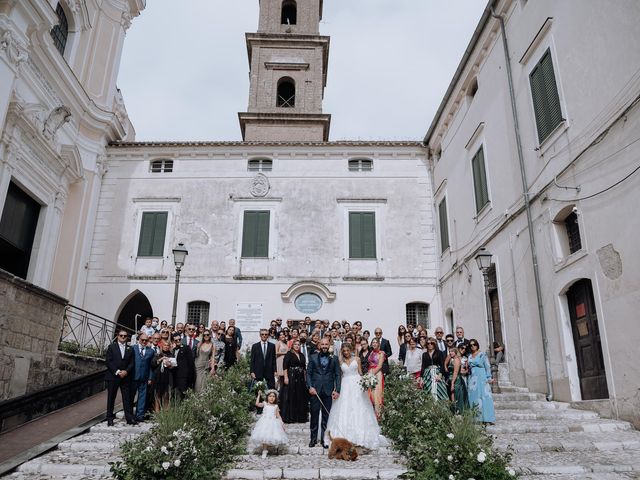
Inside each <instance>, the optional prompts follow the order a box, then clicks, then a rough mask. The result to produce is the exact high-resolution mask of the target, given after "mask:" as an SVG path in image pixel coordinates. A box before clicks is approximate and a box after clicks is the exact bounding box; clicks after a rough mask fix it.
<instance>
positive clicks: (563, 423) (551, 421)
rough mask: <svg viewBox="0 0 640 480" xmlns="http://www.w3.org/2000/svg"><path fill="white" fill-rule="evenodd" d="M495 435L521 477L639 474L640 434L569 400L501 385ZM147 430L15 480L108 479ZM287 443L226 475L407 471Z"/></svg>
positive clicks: (71, 452) (63, 455) (79, 441)
mask: <svg viewBox="0 0 640 480" xmlns="http://www.w3.org/2000/svg"><path fill="white" fill-rule="evenodd" d="M495 402H496V417H497V422H496V425H495V426H492V427H488V432H489V433H490V434H492V435H494V436H495V439H496V440H495V444H496V447H497V448H499V449H506V448H511V449H512V450H513V451H514V458H513V462H512V463H513V466H514V467H515V468H516V470H517V471H518V472H519V473H520V474H521V475H522V477H521V478H522V479H523V480H630V479H640V432H638V431H636V430H634V429H633V428H632V426H631V425H630V424H629V423H627V422H622V421H617V420H607V419H603V418H600V417H599V416H598V415H597V414H595V413H593V412H590V411H583V410H576V409H572V408H570V407H569V405H568V404H566V403H560V402H546V401H545V400H544V398H543V396H542V395H539V394H532V393H529V392H528V391H527V390H526V389H523V388H518V387H512V386H509V385H508V384H506V385H505V386H504V387H503V393H502V394H501V395H497V396H496V397H495ZM148 428H150V425H148V424H142V425H139V426H127V425H126V424H125V423H124V421H123V420H122V419H118V420H117V421H116V426H115V427H107V426H106V424H105V423H102V424H99V425H96V426H94V427H92V428H91V429H90V431H89V432H87V433H85V434H83V435H80V436H78V437H75V438H72V439H70V440H68V441H65V442H63V443H61V444H60V445H59V446H58V448H57V449H55V450H52V451H51V452H49V453H46V454H44V455H42V456H40V457H38V458H36V459H34V460H31V461H30V462H27V463H25V464H23V465H22V466H20V467H19V468H18V470H17V471H16V472H15V473H12V474H10V475H8V476H7V477H6V478H12V479H25V480H26V479H29V480H40V479H65V480H79V479H87V480H88V479H106V478H110V474H109V465H108V462H110V461H113V460H116V459H117V457H118V450H119V445H120V444H121V443H122V442H123V441H125V440H127V439H129V438H132V437H134V436H135V435H138V434H140V433H141V432H143V431H145V430H146V429H148ZM286 428H287V431H288V434H289V437H290V439H291V445H289V446H288V447H287V448H286V449H282V450H281V451H279V452H270V454H269V456H268V457H267V458H266V459H262V458H261V457H260V455H259V452H258V453H252V452H247V454H246V455H244V456H242V457H241V458H240V459H239V461H238V463H237V464H236V465H235V466H234V468H233V469H231V470H229V472H228V473H227V477H226V478H227V480H240V479H244V480H252V479H253V480H257V479H259V480H265V479H328V480H335V479H363V480H365V479H393V478H398V476H399V475H400V474H401V473H402V472H403V471H404V463H403V459H402V457H401V456H399V455H397V454H395V453H394V452H392V451H390V450H389V449H387V448H381V449H379V450H377V451H373V452H367V453H365V454H364V455H362V456H361V457H360V458H359V459H358V460H357V461H355V462H344V461H339V460H329V459H328V458H327V456H326V450H324V449H323V448H322V447H320V446H316V447H314V448H309V447H308V446H307V445H308V441H309V440H308V438H309V433H308V425H287V427H286Z"/></svg>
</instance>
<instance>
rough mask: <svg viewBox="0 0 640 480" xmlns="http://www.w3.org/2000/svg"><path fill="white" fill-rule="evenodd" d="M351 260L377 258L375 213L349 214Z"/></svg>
mask: <svg viewBox="0 0 640 480" xmlns="http://www.w3.org/2000/svg"><path fill="white" fill-rule="evenodd" d="M349 258H376V214H375V212H349Z"/></svg>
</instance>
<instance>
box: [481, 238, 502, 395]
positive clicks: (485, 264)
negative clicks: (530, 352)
mask: <svg viewBox="0 0 640 480" xmlns="http://www.w3.org/2000/svg"><path fill="white" fill-rule="evenodd" d="M491 256H492V255H491V253H490V252H489V251H487V249H486V248H481V249H480V250H479V251H478V253H477V254H476V263H477V264H478V268H479V269H480V271H481V272H482V276H483V277H484V295H485V302H486V304H487V324H488V327H489V360H490V362H491V377H493V383H492V384H491V392H493V393H500V385H499V384H498V362H496V352H495V350H494V348H493V342H494V332H493V314H492V312H491V297H490V296H489V269H490V268H491Z"/></svg>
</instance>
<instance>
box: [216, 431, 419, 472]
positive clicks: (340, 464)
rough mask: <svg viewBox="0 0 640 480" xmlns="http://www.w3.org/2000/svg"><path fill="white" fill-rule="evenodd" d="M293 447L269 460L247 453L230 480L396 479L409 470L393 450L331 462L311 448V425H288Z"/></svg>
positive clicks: (319, 448) (322, 451)
mask: <svg viewBox="0 0 640 480" xmlns="http://www.w3.org/2000/svg"><path fill="white" fill-rule="evenodd" d="M285 430H286V431H287V435H288V436H289V442H290V444H289V445H288V446H286V447H281V448H280V449H279V450H278V451H277V452H270V453H269V456H268V457H267V458H266V459H263V458H261V456H260V452H247V454H246V455H243V456H242V457H241V458H240V460H239V462H238V463H237V464H236V466H235V468H233V469H232V470H229V471H228V472H227V476H226V477H225V478H226V480H267V479H268V480H272V479H273V480H275V479H296V480H302V479H322V480H325V479H326V480H337V479H362V480H366V479H372V480H373V479H395V478H398V477H399V476H400V475H401V474H402V473H404V472H405V471H406V469H405V468H404V463H403V459H402V457H401V456H400V455H398V454H396V453H395V452H393V451H392V450H391V448H387V447H380V448H378V449H377V450H375V451H370V452H365V453H364V454H363V455H361V456H359V457H358V460H356V461H355V462H346V461H344V460H329V459H328V457H327V450H325V449H323V448H322V446H320V445H319V444H318V445H317V446H315V447H313V448H310V447H309V446H308V445H309V424H297V425H296V424H290V425H285Z"/></svg>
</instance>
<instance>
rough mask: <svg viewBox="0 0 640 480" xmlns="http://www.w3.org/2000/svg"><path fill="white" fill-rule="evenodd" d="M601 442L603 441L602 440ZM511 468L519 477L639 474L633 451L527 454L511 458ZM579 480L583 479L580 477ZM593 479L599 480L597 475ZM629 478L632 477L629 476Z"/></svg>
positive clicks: (637, 458) (639, 459)
mask: <svg viewBox="0 0 640 480" xmlns="http://www.w3.org/2000/svg"><path fill="white" fill-rule="evenodd" d="M603 440H604V439H603ZM511 463H512V465H513V467H514V468H515V469H516V471H518V472H519V473H521V474H523V475H541V476H542V477H540V478H544V480H547V479H549V478H553V477H550V476H549V475H583V474H586V473H592V474H604V473H620V474H626V473H633V474H634V475H638V473H639V472H640V454H639V453H638V451H635V450H630V451H627V450H622V451H616V452H615V454H612V453H611V452H606V451H596V452H584V453H583V452H530V453H519V454H517V455H515V456H514V458H513V460H512V462H511ZM579 478H585V477H584V476H581V477H579ZM593 478H597V479H600V478H601V477H599V476H594V477H593ZM630 478H633V477H630Z"/></svg>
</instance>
